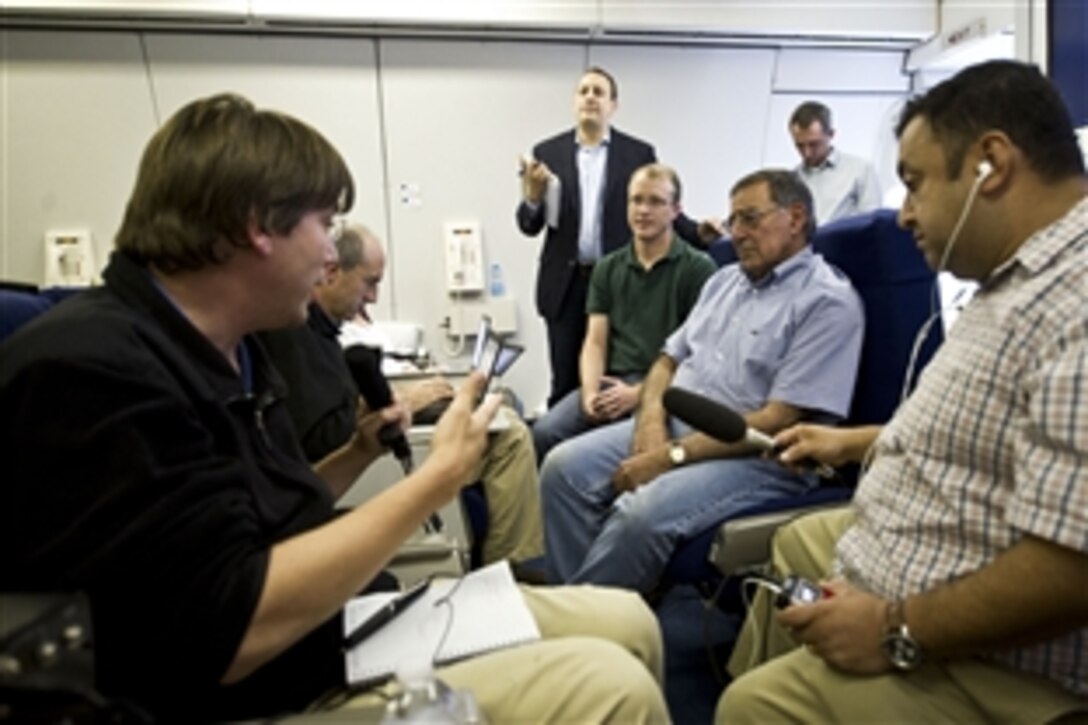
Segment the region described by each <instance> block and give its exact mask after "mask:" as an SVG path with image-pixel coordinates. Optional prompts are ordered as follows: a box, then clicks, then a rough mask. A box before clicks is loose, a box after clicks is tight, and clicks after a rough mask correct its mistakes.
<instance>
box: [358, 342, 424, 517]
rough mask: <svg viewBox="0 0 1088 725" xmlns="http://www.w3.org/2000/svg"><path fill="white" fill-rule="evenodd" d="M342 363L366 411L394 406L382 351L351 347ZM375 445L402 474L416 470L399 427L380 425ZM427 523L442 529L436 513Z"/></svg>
mask: <svg viewBox="0 0 1088 725" xmlns="http://www.w3.org/2000/svg"><path fill="white" fill-rule="evenodd" d="M344 360H345V361H346V362H347V364H348V370H350V371H351V377H352V379H353V380H354V381H355V386H356V387H357V388H359V394H360V395H362V396H363V400H365V401H366V405H367V407H368V408H370V409H371V410H373V411H379V410H382V409H383V408H388V407H389V406H390V405H392V404H393V391H392V390H390V388H389V381H388V380H386V379H385V375H383V374H382V351H381V350H379V349H378V348H374V347H369V346H367V345H352V346H350V347H348V348H345V349H344ZM378 442H380V443H381V444H382V445H384V446H385V447H386V448H388V449H390V450H391V451H393V455H394V456H395V457H396V459H397V460H398V461H399V462H400V466H401V468H402V469H404V473H405V475H407V474H409V473H411V472H412V470H413V469H414V468H415V461H414V460H413V458H412V447H411V446H410V445H408V439H407V438H406V437H405V436H404V431H402V430H401V429H400V426H399V425H397V424H396V423H386V424H385V425H384V426H382V427H381V429H380V430H379V431H378ZM428 524H429V526H430V528H431V529H433V530H435V531H441V530H442V519H441V518H439V516H438V514H431V516H430V518H429V519H428Z"/></svg>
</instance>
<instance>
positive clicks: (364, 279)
mask: <svg viewBox="0 0 1088 725" xmlns="http://www.w3.org/2000/svg"><path fill="white" fill-rule="evenodd" d="M336 250H337V254H338V256H339V259H338V261H332V262H329V263H328V266H327V269H326V277H325V279H324V280H323V281H322V282H320V283H318V284H317V286H316V287H314V299H313V301H312V302H311V303H310V308H309V317H308V319H307V322H306V324H305V325H301V326H299V327H295V328H289V329H283V330H273V331H270V332H264V333H261V334H260V339H261V342H262V343H263V344H264V345H265V348H266V349H267V350H268V352H269V355H270V357H271V358H272V359H273V361H274V362H275V364H276V367H277V368H278V369H279V371H280V373H281V374H282V375H283V376H284V378H285V379H286V381H287V387H288V389H289V390H290V393H289V394H288V396H287V405H288V409H289V411H290V412H291V418H292V420H293V422H294V424H295V428H296V430H297V432H298V435H299V439H300V441H301V443H302V447H303V450H305V451H306V454H307V456H308V457H309V458H310V460H312V461H319V460H321V459H322V458H324V457H325V455H327V454H328V453H329V452H331V451H333V450H336V449H337V448H339V447H340V446H341V445H343V444H344V441H346V440H348V438H350V437H351V435H352V432H353V431H354V430H355V428H356V423H355V418H356V409H357V407H358V399H359V392H358V390H357V389H356V387H355V382H354V381H353V380H352V377H351V373H350V371H349V370H348V369H347V364H346V363H345V362H344V353H343V349H342V348H341V345H340V342H338V340H337V337H338V335H339V334H340V327H341V324H342V323H343V322H345V321H346V320H349V319H351V318H352V317H354V316H355V314H356V312H358V311H360V310H362V311H364V312H365V310H366V306H367V305H370V304H374V303H375V302H377V301H378V290H379V287H380V285H381V281H382V276H383V275H384V273H385V252H384V250H383V249H382V246H381V241H380V240H379V239H378V237H377V236H376V235H375V234H374V233H373V232H371V231H370V230H369V229H367V228H366V227H364V226H361V225H350V226H348V227H346V228H345V229H343V231H341V232H340V234H339V236H338V237H337V239H336ZM395 389H396V392H397V396H398V397H399V398H400V399H401V400H402V401H403V402H404V403H405V405H406V406H407V407H408V409H409V410H410V411H411V412H412V414H415V413H417V412H419V411H420V410H422V409H423V408H425V407H427V406H428V405H430V404H432V403H434V402H435V401H437V400H440V399H443V398H452V397H453V395H454V389H453V386H451V385H450V384H449V382H448V381H446V380H444V379H443V378H440V377H437V376H436V377H433V378H430V379H428V380H423V381H417V382H412V383H407V384H401V385H397V386H395ZM500 415H504V416H505V418H506V421H507V423H508V425H507V426H505V427H503V428H501V429H500V430H497V431H495V432H493V433H490V434H489V435H488V442H487V448H486V449H485V450H484V453H483V456H481V458H480V460H479V461H478V463H477V465H476V467H475V469H474V470H473V473H472V475H473V480H479V481H480V482H481V483H482V484H483V488H484V495H485V497H486V498H487V503H488V514H489V521H488V524H489V525H488V532H487V536H486V537H485V538H484V541H483V547H482V559H483V562H484V563H491V562H493V561H499V560H500V559H510V560H512V561H514V562H522V561H526V560H528V559H533V558H536V557H538V556H540V555H541V554H542V553H543V551H544V534H543V528H542V523H541V519H540V492H539V490H538V489H539V486H538V477H537V467H536V454H535V453H534V451H533V442H532V436H531V435H530V433H529V429H528V427H527V426H526V425H525V423H523V422H522V421H521V419H520V418H518V416H517V414H515V413H514V412H513V411H511V410H508V409H504V410H503V411H501V412H500Z"/></svg>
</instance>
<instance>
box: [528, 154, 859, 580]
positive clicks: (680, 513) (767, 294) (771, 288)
mask: <svg viewBox="0 0 1088 725" xmlns="http://www.w3.org/2000/svg"><path fill="white" fill-rule="evenodd" d="M731 203H732V212H731V214H730V216H729V221H728V223H729V231H730V233H731V234H732V237H733V244H734V246H735V247H736V250H737V257H738V260H739V262H738V264H736V265H731V266H729V267H726V268H724V269H722V270H720V271H718V272H717V273H716V274H715V275H714V276H713V277H711V278H710V279H709V280H708V281H707V283H706V284H705V285H704V287H703V289H702V292H701V294H700V296H699V299H698V301H697V302H696V304H695V307H694V308H693V309H692V311H691V314H690V315H689V316H688V318H687V320H686V321H685V322H684V324H683V325H682V326H681V327H680V328H679V329H677V330H676V332H674V333H673V334H672V335H671V336H670V337H669V338H668V340H666V342H665V346H664V349H663V350H662V352H661V354H660V356H659V357H658V359H657V361H656V362H655V363H654V365H653V367H652V368H651V370H650V372H649V374H648V375H647V376H646V380H645V382H644V383H643V388H642V395H641V398H640V401H639V407H638V410H637V413H636V416H635V418H634V419H633V420H628V421H624V422H621V423H616V424H613V425H611V426H608V427H605V428H599V429H597V430H595V431H592V432H590V433H587V434H585V435H583V436H580V437H578V438H576V439H573V440H571V441H568V442H566V443H564V444H562V445H560V446H558V447H557V448H554V449H553V450H552V451H551V453H550V454H549V456H548V458H547V460H546V461H545V464H544V467H543V469H542V471H541V494H542V502H543V506H544V530H545V544H546V547H547V550H548V559H549V563H550V565H551V567H552V569H553V570H554V573H555V574H556V575H557V576H558V577H559V578H561V579H562V580H563V581H568V582H592V583H597V584H608V585H614V586H622V587H627V588H630V589H635V590H637V591H640V592H643V593H649V592H651V591H652V590H653V589H654V587H655V586H656V584H657V582H658V580H659V578H660V575H661V572H662V570H663V569H664V567H665V565H666V564H667V562H668V560H669V557H670V556H671V554H672V552H673V550H674V549H675V548H676V546H677V544H678V543H679V542H680V541H681V540H683V539H684V538H686V537H688V536H690V535H693V534H696V533H698V532H700V531H702V530H705V529H706V528H707V527H708V526H711V525H713V524H714V523H715V522H716V521H719V520H721V519H723V518H725V517H726V516H728V515H729V514H730V513H731V512H733V511H737V510H740V509H741V508H746V507H748V506H750V505H752V504H755V503H758V502H760V501H763V500H767V499H771V498H778V497H781V496H788V495H791V494H796V493H801V492H804V491H806V490H808V489H809V488H811V487H813V486H815V485H816V482H815V478H814V476H813V475H812V474H798V473H794V472H791V471H789V470H787V469H786V468H784V467H782V466H780V465H779V464H778V463H776V462H774V461H771V460H767V459H763V458H761V457H760V456H759V453H758V451H756V450H755V449H754V448H752V447H750V446H748V445H745V444H725V443H721V442H718V441H715V440H713V439H711V438H709V437H708V436H706V435H704V434H702V433H698V432H695V431H693V430H691V429H690V428H688V427H687V426H685V425H684V424H683V423H681V422H680V421H677V420H672V419H670V418H669V417H668V416H667V415H666V413H665V410H664V408H663V406H662V397H663V395H664V392H665V390H666V389H667V388H668V387H670V386H677V387H681V388H684V389H687V390H690V391H692V392H695V393H698V394H700V395H703V396H706V397H707V398H709V399H711V400H714V401H717V402H718V403H721V404H723V405H726V406H728V407H730V408H733V409H734V410H736V411H738V412H739V413H741V414H742V415H743V416H744V418H745V420H746V421H747V423H748V425H749V426H750V427H752V428H756V429H758V430H761V431H764V432H766V433H769V434H774V433H776V432H778V431H779V430H782V429H784V428H786V427H787V426H789V425H792V424H793V423H796V422H798V421H802V420H819V421H824V422H834V421H836V420H838V419H840V418H841V417H843V416H845V415H846V413H847V411H848V409H849V407H850V398H851V395H852V392H853V388H854V378H855V375H856V371H857V362H858V356H859V354H860V350H861V337H862V310H861V302H860V300H859V298H858V296H857V294H856V293H855V292H854V290H853V288H851V286H850V283H849V282H848V281H847V280H846V279H845V278H844V277H843V276H842V275H841V274H840V273H838V272H837V271H836V270H835V269H833V268H832V267H830V266H829V265H828V264H827V263H826V262H824V261H823V259H822V258H821V257H820V256H819V255H817V254H815V253H814V252H813V251H812V249H811V248H810V246H809V239H810V237H811V236H812V233H813V231H814V229H815V223H814V218H813V211H812V195H811V193H810V192H809V190H808V188H807V187H806V186H805V184H804V183H803V182H802V181H801V179H800V178H799V177H798V176H797V175H796V174H795V173H793V172H791V171H787V170H777V169H768V170H762V171H757V172H755V173H753V174H750V175H748V176H746V177H745V178H743V179H741V180H740V181H738V182H737V183H736V185H734V187H733V189H732V190H731Z"/></svg>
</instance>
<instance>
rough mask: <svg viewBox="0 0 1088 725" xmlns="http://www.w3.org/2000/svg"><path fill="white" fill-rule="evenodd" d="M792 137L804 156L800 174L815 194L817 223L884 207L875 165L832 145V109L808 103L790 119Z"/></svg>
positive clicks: (833, 131) (795, 111)
mask: <svg viewBox="0 0 1088 725" xmlns="http://www.w3.org/2000/svg"><path fill="white" fill-rule="evenodd" d="M789 131H790V136H791V137H793V144H794V146H796V147H797V153H798V154H800V155H801V164H800V165H799V166H798V167H797V173H798V174H799V175H800V176H801V178H802V179H804V181H805V183H806V184H808V188H809V190H810V191H812V198H813V203H814V204H815V207H816V221H817V222H818V223H820V224H824V223H826V222H829V221H833V220H835V219H844V218H846V217H850V216H855V215H857V214H861V213H863V212H866V211H869V210H871V209H877V208H879V207H880V200H881V197H880V183H879V182H878V181H877V178H876V171H875V170H874V169H873V165H872V164H871V163H869V162H868V161H866V160H865V159H863V158H860V157H858V156H853V155H851V154H847V153H843V152H842V151H839V150H838V149H837V148H835V147H834V146H832V145H831V141H832V139H833V138H834V137H835V128H834V127H833V126H832V125H831V109H830V108H828V107H827V106H825V105H824V104H822V103H818V102H816V101H805V102H804V103H802V104H801V105H800V106H798V107H797V108H796V109H795V110H794V112H793V114H792V115H791V116H790V122H789Z"/></svg>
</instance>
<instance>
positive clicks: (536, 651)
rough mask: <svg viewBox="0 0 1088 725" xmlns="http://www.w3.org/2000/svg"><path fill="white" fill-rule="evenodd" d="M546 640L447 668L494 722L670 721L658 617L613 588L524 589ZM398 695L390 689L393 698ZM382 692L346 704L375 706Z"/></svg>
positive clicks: (450, 678)
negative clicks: (662, 684) (663, 692)
mask: <svg viewBox="0 0 1088 725" xmlns="http://www.w3.org/2000/svg"><path fill="white" fill-rule="evenodd" d="M521 592H522V595H523V596H524V597H525V603H526V604H527V605H528V606H529V609H530V611H531V612H532V613H533V617H534V618H535V619H536V622H537V625H538V626H539V627H540V633H541V635H542V637H543V639H542V640H541V641H540V642H536V643H533V644H529V645H523V646H521V647H512V648H509V649H504V650H500V651H498V652H492V653H489V654H484V655H480V656H478V657H473V658H471V659H469V660H465V661H464V662H459V663H457V664H453V665H448V666H445V667H440V668H439V669H438V671H437V674H438V677H439V678H440V679H442V680H443V681H444V682H446V684H448V685H449V686H450V687H453V688H457V689H459V688H465V689H469V690H471V691H472V693H473V695H475V697H476V701H477V703H478V704H479V706H480V709H481V711H482V712H483V714H484V717H486V718H487V721H488V722H490V723H550V722H554V723H606V722H614V723H664V722H668V719H669V715H668V709H667V708H666V706H665V699H664V696H663V695H662V692H661V682H662V676H663V671H664V670H663V667H664V651H663V649H662V644H661V631H660V629H659V628H658V624H657V619H656V618H655V617H654V615H653V612H651V611H650V609H649V608H648V607H647V606H646V604H645V603H644V602H643V601H642V598H641V597H639V596H638V595H637V594H634V593H632V592H628V591H625V590H622V589H614V588H610V587H594V586H576V587H539V588H533V587H521ZM391 693H392V690H391V689H387V690H386V692H385V696H389V695H390V694H391ZM376 701H377V702H380V701H381V700H380V697H379V695H377V694H375V693H366V694H363V695H360V696H358V697H356V698H354V699H352V700H351V701H350V702H348V703H347V704H346V705H344V706H343V707H344V708H345V709H350V708H372V707H373V706H374V704H375V702H376Z"/></svg>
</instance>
